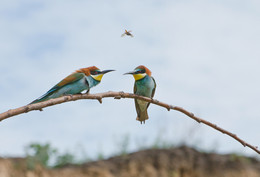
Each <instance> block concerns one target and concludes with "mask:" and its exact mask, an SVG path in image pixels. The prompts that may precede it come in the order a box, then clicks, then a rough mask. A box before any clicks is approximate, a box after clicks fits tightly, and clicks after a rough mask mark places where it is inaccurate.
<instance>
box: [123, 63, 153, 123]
mask: <svg viewBox="0 0 260 177" xmlns="http://www.w3.org/2000/svg"><path fill="white" fill-rule="evenodd" d="M125 74H131V75H133V76H134V79H135V83H134V94H136V95H141V96H145V97H149V98H153V96H154V93H155V89H156V83H155V80H154V78H153V77H152V76H151V74H152V72H151V71H150V70H149V69H148V68H147V67H145V66H143V65H140V66H138V67H136V68H135V70H134V71H131V72H128V73H125ZM149 105H150V103H148V102H146V101H143V100H139V99H135V108H136V112H137V118H136V120H138V121H140V122H141V124H142V123H145V120H147V119H148V118H149V117H148V113H147V108H148V107H149Z"/></svg>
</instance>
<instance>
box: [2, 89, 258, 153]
mask: <svg viewBox="0 0 260 177" xmlns="http://www.w3.org/2000/svg"><path fill="white" fill-rule="evenodd" d="M107 97H114V99H121V98H137V99H140V100H143V101H147V102H150V103H153V104H156V105H158V106H161V107H164V108H166V109H167V110H168V111H170V110H171V109H172V110H176V111H179V112H181V113H183V114H185V115H187V116H188V117H190V118H192V119H194V120H195V121H197V122H198V123H203V124H205V125H208V126H209V127H212V128H214V129H216V130H218V131H220V132H222V133H224V134H226V135H228V136H230V137H232V138H234V139H235V140H237V141H238V142H240V143H241V144H242V145H243V146H244V147H246V146H247V147H249V148H251V149H252V150H254V151H255V152H257V153H258V154H260V151H259V150H258V147H257V146H252V145H250V144H248V143H247V142H245V141H244V140H242V139H241V138H239V137H238V136H237V135H236V134H233V133H231V132H229V131H227V130H225V129H223V128H221V127H219V126H217V125H216V124H213V123H211V122H209V121H207V120H204V119H201V118H199V117H196V116H195V115H194V114H193V113H192V112H189V111H187V110H185V109H183V108H181V107H178V106H172V105H169V104H166V103H163V102H160V101H158V100H155V99H151V98H148V97H143V96H139V95H135V94H132V93H124V92H112V91H110V92H104V93H97V94H76V95H68V96H63V97H59V98H55V99H51V100H48V101H45V102H40V103H35V104H31V105H26V106H22V107H19V108H16V109H10V110H8V111H6V112H4V113H1V114H0V121H2V120H4V119H7V118H9V117H12V116H15V115H19V114H22V113H27V112H29V111H33V110H40V111H42V108H45V107H48V106H53V105H56V104H61V103H65V102H68V101H76V100H80V99H95V100H98V101H99V102H100V103H102V98H107Z"/></svg>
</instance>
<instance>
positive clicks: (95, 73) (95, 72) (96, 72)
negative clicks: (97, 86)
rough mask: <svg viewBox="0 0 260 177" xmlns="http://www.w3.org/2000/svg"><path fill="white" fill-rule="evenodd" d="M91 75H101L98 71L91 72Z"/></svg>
mask: <svg viewBox="0 0 260 177" xmlns="http://www.w3.org/2000/svg"><path fill="white" fill-rule="evenodd" d="M90 74H91V75H97V74H99V71H97V70H96V71H90Z"/></svg>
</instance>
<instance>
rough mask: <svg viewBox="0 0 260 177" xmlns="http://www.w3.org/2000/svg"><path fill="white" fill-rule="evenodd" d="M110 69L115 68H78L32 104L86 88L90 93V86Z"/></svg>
mask: <svg viewBox="0 0 260 177" xmlns="http://www.w3.org/2000/svg"><path fill="white" fill-rule="evenodd" d="M110 71H114V70H104V71H100V70H99V69H98V68H97V67H96V66H91V67H87V68H81V69H79V70H76V71H75V72H74V73H72V74H70V75H69V76H67V77H66V78H64V79H63V80H62V81H60V82H59V83H58V84H56V85H55V86H54V87H52V88H51V89H50V90H49V91H48V92H47V93H45V94H44V95H42V96H41V97H40V98H38V99H36V100H34V101H33V102H31V103H30V104H33V103H38V102H41V101H46V100H49V99H52V98H57V97H60V96H63V95H73V94H78V93H81V92H82V91H84V90H87V92H86V93H88V92H89V90H90V88H91V87H94V86H96V85H97V84H99V83H100V81H101V79H102V77H103V75H104V74H106V73H108V72H110Z"/></svg>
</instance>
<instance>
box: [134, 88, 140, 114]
mask: <svg viewBox="0 0 260 177" xmlns="http://www.w3.org/2000/svg"><path fill="white" fill-rule="evenodd" d="M136 90H137V89H136V84H134V94H135V93H136ZM135 109H136V112H137V115H138V117H140V107H139V104H138V103H137V99H136V98H135Z"/></svg>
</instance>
